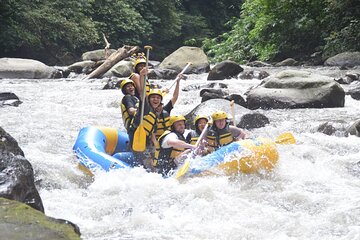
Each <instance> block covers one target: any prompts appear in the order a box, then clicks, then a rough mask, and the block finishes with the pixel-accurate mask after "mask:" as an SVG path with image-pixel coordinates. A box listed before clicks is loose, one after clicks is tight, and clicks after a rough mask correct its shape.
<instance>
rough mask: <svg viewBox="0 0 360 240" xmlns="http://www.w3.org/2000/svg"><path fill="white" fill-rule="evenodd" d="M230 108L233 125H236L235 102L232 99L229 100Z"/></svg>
mask: <svg viewBox="0 0 360 240" xmlns="http://www.w3.org/2000/svg"><path fill="white" fill-rule="evenodd" d="M230 108H231V115H232V118H233V125H234V126H235V127H236V120H235V102H234V100H231V102H230Z"/></svg>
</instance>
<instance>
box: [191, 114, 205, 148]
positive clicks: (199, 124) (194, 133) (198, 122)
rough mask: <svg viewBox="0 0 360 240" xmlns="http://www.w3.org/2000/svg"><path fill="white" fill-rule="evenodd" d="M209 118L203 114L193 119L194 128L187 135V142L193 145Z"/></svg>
mask: <svg viewBox="0 0 360 240" xmlns="http://www.w3.org/2000/svg"><path fill="white" fill-rule="evenodd" d="M208 122H209V118H208V117H207V116H205V115H197V116H196V117H195V119H194V126H195V130H191V131H190V133H189V134H188V136H187V139H186V140H187V142H188V143H190V144H192V145H195V144H196V142H197V140H198V139H199V136H200V134H201V132H202V131H203V130H204V128H205V126H206V124H208Z"/></svg>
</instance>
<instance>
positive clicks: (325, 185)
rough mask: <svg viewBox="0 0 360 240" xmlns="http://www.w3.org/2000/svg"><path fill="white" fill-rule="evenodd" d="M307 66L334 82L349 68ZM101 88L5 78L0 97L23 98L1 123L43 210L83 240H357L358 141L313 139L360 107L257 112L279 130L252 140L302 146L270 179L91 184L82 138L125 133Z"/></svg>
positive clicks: (134, 176)
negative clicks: (89, 130)
mask: <svg viewBox="0 0 360 240" xmlns="http://www.w3.org/2000/svg"><path fill="white" fill-rule="evenodd" d="M266 70H267V71H269V72H270V73H271V74H273V73H275V72H276V71H279V70H281V69H275V68H274V69H271V68H269V69H266ZM307 70H309V71H313V72H317V73H321V74H325V75H328V76H333V77H338V76H340V75H344V74H345V72H346V71H341V70H338V69H337V68H324V67H322V68H310V69H307ZM206 76H207V75H206V74H201V75H190V76H189V78H188V79H187V80H186V81H182V82H181V87H185V86H187V85H190V84H195V83H197V84H205V83H206ZM222 82H223V83H226V84H228V85H229V92H230V93H238V94H241V95H243V94H244V92H246V90H247V89H248V88H249V87H250V86H253V85H256V84H258V83H259V82H260V81H259V80H254V79H253V80H235V79H230V80H224V81H222ZM162 84H164V85H168V84H170V82H164V83H162ZM104 85H105V82H103V81H101V80H86V81H85V80H81V79H41V80H25V79H11V80H10V79H0V91H1V92H7V91H8V92H13V93H15V94H16V95H17V96H19V98H20V100H21V101H23V103H22V104H21V105H20V106H19V107H3V108H0V126H2V127H3V128H4V129H5V130H6V131H7V132H8V133H9V134H11V135H12V136H13V137H14V138H15V139H16V140H17V141H18V143H19V145H20V147H21V148H22V150H23V151H24V153H25V156H26V158H27V159H28V160H29V161H30V162H31V164H32V166H33V168H34V171H35V178H36V179H35V180H36V184H37V187H38V190H39V193H40V196H41V198H42V200H43V203H44V207H45V213H46V214H47V215H48V216H52V217H55V218H62V219H67V220H69V221H71V222H73V223H75V224H77V225H78V226H79V227H80V230H81V233H82V239H89V240H100V239H102V240H103V239H360V225H359V222H360V188H359V187H360V166H358V165H356V163H357V162H358V161H360V153H359V151H360V150H359V149H360V138H359V137H355V136H350V137H341V136H328V135H325V134H322V133H318V132H316V131H315V129H316V127H318V126H319V125H320V124H322V123H324V122H326V121H332V122H346V123H347V125H350V124H351V123H353V122H354V121H355V120H357V119H359V112H360V104H359V101H356V100H354V99H352V98H351V97H350V96H346V99H345V107H343V108H326V109H325V108H324V109H293V110H283V109H282V110H257V112H260V113H262V114H264V115H266V116H267V117H268V118H269V120H270V124H269V125H267V126H266V127H264V128H260V129H256V130H253V131H251V134H252V135H254V136H264V137H270V138H273V139H275V138H276V136H278V135H279V134H281V133H283V132H286V131H291V132H292V133H293V134H294V136H295V138H296V140H297V143H296V144H295V145H279V146H278V150H279V153H280V161H279V163H278V165H277V166H276V167H275V169H274V170H273V171H272V172H270V173H267V172H263V173H260V174H255V175H245V174H239V175H237V176H232V177H228V176H209V177H197V178H192V179H186V180H185V181H182V182H178V181H177V180H175V179H173V178H168V179H163V178H162V177H161V176H160V175H158V174H154V173H146V172H145V171H144V170H143V169H140V168H135V169H128V170H116V171H113V172H109V173H105V172H99V173H97V174H96V175H95V177H94V178H91V177H89V176H87V175H85V174H84V173H83V172H82V171H80V170H79V169H78V168H77V160H76V158H75V157H74V155H73V152H72V146H73V144H74V142H75V140H76V137H77V134H78V132H79V130H80V129H81V128H82V127H85V126H111V127H119V128H121V129H124V127H123V124H122V119H121V113H120V109H119V101H120V99H121V97H122V93H121V91H120V90H102V87H103V86H104ZM199 91H200V90H195V91H189V92H183V91H182V92H181V93H180V97H179V100H178V102H177V103H176V105H175V108H174V110H173V114H175V113H177V114H186V113H188V112H190V111H191V110H192V109H193V108H194V107H195V106H196V105H198V104H199V103H200V101H201V99H200V97H198V96H199ZM238 114H240V113H238Z"/></svg>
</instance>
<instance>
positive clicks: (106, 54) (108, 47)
mask: <svg viewBox="0 0 360 240" xmlns="http://www.w3.org/2000/svg"><path fill="white" fill-rule="evenodd" d="M102 35H103V38H104V41H105V44H106V46H105V59H107V58H108V57H109V56H110V45H111V44H110V43H109V41H108V40H107V38H106V36H105V34H104V33H102Z"/></svg>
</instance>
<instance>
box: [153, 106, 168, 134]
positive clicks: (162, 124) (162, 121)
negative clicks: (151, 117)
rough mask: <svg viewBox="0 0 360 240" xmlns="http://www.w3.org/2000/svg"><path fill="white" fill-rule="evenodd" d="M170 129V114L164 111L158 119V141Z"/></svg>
mask: <svg viewBox="0 0 360 240" xmlns="http://www.w3.org/2000/svg"><path fill="white" fill-rule="evenodd" d="M170 127H171V126H170V114H169V113H168V112H166V111H163V112H162V113H161V115H160V117H158V118H157V129H156V132H155V136H156V139H159V138H160V136H161V135H162V134H163V133H164V132H165V131H166V130H170Z"/></svg>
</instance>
